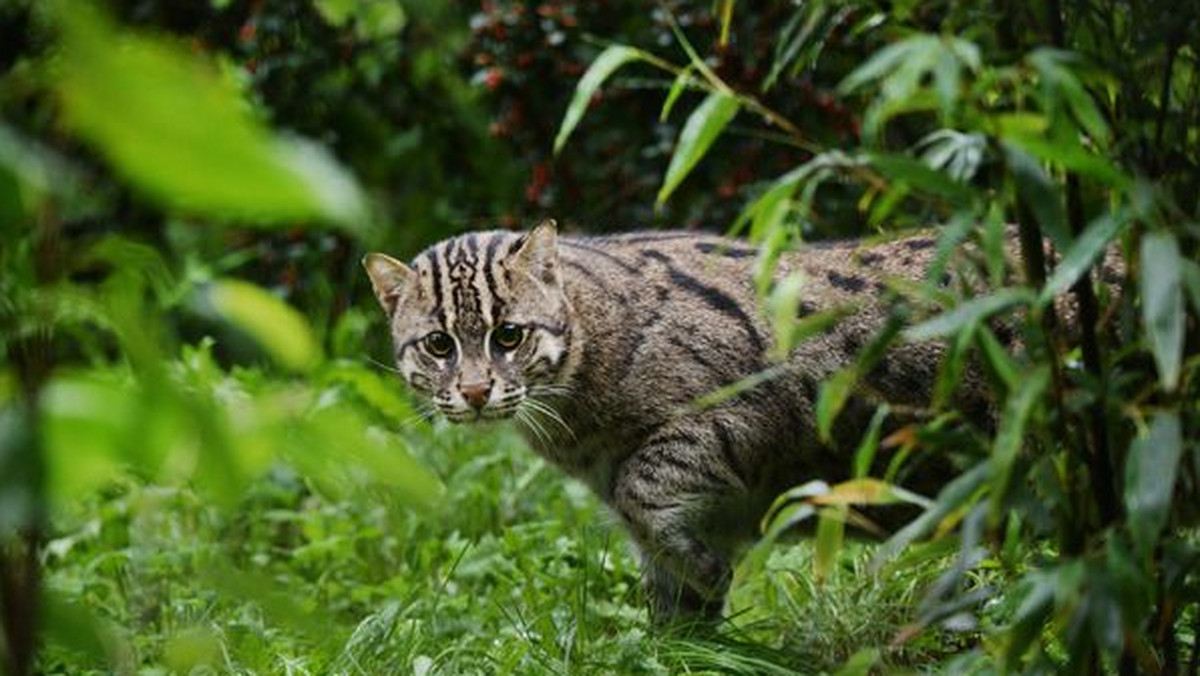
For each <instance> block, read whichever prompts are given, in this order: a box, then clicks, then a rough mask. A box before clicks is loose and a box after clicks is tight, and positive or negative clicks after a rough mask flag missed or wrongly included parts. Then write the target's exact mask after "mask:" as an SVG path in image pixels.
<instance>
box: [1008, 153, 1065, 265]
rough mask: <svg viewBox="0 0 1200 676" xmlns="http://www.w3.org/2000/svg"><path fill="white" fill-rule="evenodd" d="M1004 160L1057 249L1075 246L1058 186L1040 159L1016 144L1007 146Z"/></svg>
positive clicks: (1020, 191) (1019, 190)
mask: <svg viewBox="0 0 1200 676" xmlns="http://www.w3.org/2000/svg"><path fill="white" fill-rule="evenodd" d="M1004 159H1005V162H1006V163H1007V165H1008V170H1009V171H1010V172H1012V175H1013V179H1014V180H1015V182H1016V184H1017V191H1018V192H1019V193H1020V194H1021V197H1022V199H1023V200H1024V202H1025V204H1027V205H1029V209H1030V211H1032V212H1033V217H1034V218H1036V219H1037V222H1038V225H1040V226H1041V228H1042V232H1044V233H1045V234H1046V235H1048V236H1049V237H1050V239H1051V241H1053V242H1054V245H1055V246H1057V247H1058V248H1060V249H1066V248H1067V246H1068V245H1069V244H1070V243H1071V232H1070V230H1068V229H1067V216H1066V211H1065V210H1064V209H1063V202H1062V194H1061V192H1060V191H1059V187H1058V184H1057V183H1055V182H1054V180H1053V179H1051V178H1050V174H1048V173H1046V170H1045V169H1043V168H1042V166H1041V165H1040V164H1038V162H1037V160H1035V159H1034V158H1033V157H1030V156H1029V154H1028V153H1026V152H1024V151H1023V150H1022V149H1020V148H1018V147H1016V146H1014V145H1012V144H1008V143H1006V144H1004Z"/></svg>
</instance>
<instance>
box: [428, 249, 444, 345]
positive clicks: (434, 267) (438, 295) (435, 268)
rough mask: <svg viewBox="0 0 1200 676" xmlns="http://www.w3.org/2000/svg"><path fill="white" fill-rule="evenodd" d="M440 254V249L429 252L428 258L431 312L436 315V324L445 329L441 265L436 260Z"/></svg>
mask: <svg viewBox="0 0 1200 676" xmlns="http://www.w3.org/2000/svg"><path fill="white" fill-rule="evenodd" d="M440 253H441V248H440V247H439V248H437V249H434V250H433V251H430V252H429V254H428V256H429V275H430V277H432V278H433V311H434V313H435V314H437V318H438V322H440V323H441V325H442V328H443V329H444V328H446V308H445V305H444V304H443V301H442V265H441V262H440V261H439V260H438V254H440Z"/></svg>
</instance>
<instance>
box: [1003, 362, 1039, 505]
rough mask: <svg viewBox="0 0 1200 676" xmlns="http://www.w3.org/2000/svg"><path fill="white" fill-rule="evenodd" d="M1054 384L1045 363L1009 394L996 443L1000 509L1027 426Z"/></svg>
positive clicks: (1023, 441)
mask: <svg viewBox="0 0 1200 676" xmlns="http://www.w3.org/2000/svg"><path fill="white" fill-rule="evenodd" d="M1049 384H1050V370H1049V367H1047V366H1046V365H1044V364H1043V365H1041V366H1039V367H1038V368H1036V369H1035V370H1034V371H1033V372H1032V373H1030V374H1029V375H1028V376H1027V377H1026V378H1025V379H1024V380H1023V381H1021V384H1020V385H1018V387H1017V389H1016V390H1014V391H1013V392H1012V393H1011V394H1009V396H1008V401H1007V402H1005V405H1004V415H1003V417H1002V418H1001V419H1000V429H999V430H998V431H997V433H996V441H995V442H994V443H993V445H992V455H991V459H992V465H993V467H992V470H993V472H994V475H993V476H994V478H993V480H992V508H993V511H995V510H999V508H1000V506H1001V502H1002V500H1003V499H1004V496H1005V495H1006V494H1007V493H1008V482H1009V480H1010V478H1011V476H1012V469H1013V465H1014V463H1015V462H1016V460H1017V455H1018V454H1019V452H1020V450H1021V446H1022V445H1023V444H1024V443H1025V429H1026V427H1027V426H1028V424H1029V419H1030V417H1032V415H1033V412H1034V410H1035V409H1036V408H1037V404H1038V402H1039V401H1041V397H1042V394H1043V393H1044V392H1045V391H1046V387H1047V386H1048V385H1049Z"/></svg>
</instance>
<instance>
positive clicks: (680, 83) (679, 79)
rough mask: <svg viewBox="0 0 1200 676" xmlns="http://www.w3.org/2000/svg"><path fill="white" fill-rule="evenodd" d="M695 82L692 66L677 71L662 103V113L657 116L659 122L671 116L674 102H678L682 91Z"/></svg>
mask: <svg viewBox="0 0 1200 676" xmlns="http://www.w3.org/2000/svg"><path fill="white" fill-rule="evenodd" d="M693 82H695V80H694V79H693V78H692V66H691V64H689V65H688V66H687V67H686V68H684V69H683V70H681V71H679V75H676V76H675V81H674V82H672V83H671V90H670V91H669V92H667V98H666V100H665V101H663V105H662V111H661V112H660V113H659V114H658V121H659V122H666V121H667V118H668V117H669V116H670V115H671V109H672V108H674V107H675V102H676V101H678V100H679V95H680V94H683V90H685V89H687V88H688V87H689V86H691V85H692V83H693Z"/></svg>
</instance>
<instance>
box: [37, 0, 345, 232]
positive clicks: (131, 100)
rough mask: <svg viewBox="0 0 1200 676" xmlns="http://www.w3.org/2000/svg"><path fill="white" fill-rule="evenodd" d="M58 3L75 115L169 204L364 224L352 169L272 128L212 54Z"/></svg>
mask: <svg viewBox="0 0 1200 676" xmlns="http://www.w3.org/2000/svg"><path fill="white" fill-rule="evenodd" d="M52 7H54V8H55V11H54V12H53V13H52V16H53V17H55V18H56V19H57V21H58V23H59V24H60V26H61V29H62V53H61V59H60V60H59V62H58V69H57V71H56V75H57V82H56V84H57V89H58V92H59V95H60V97H61V99H62V106H63V114H64V121H65V123H66V124H67V126H68V127H70V128H71V129H72V130H73V131H75V132H76V133H78V134H79V135H80V136H81V137H83V138H84V139H85V140H86V141H88V142H89V143H91V144H92V145H93V146H94V147H95V148H96V149H97V150H99V151H100V153H101V154H102V155H104V156H105V158H106V159H107V160H108V161H109V162H110V163H111V164H112V165H113V167H114V168H115V169H116V170H117V171H118V172H119V173H120V174H122V175H123V176H124V177H125V178H126V179H127V180H128V181H129V182H130V183H132V184H133V185H134V186H136V187H137V188H139V189H141V190H142V191H144V192H145V193H146V194H147V195H149V196H150V197H152V198H154V199H155V200H156V201H157V202H159V203H160V204H161V205H162V206H164V207H166V208H170V209H180V210H183V211H187V212H193V213H197V214H201V215H205V216H211V217H218V218H242V219H249V220H252V221H254V222H257V223H261V224H266V223H277V224H286V225H294V224H295V221H302V220H325V221H332V222H336V223H339V224H341V225H343V226H346V227H350V228H354V227H356V226H359V225H360V224H361V221H362V219H363V214H364V206H363V203H362V196H361V194H360V193H359V190H358V187H357V184H356V183H355V181H354V179H353V178H352V177H351V176H350V175H349V174H347V173H346V172H345V170H343V169H342V168H341V167H340V166H339V165H338V164H337V163H336V162H335V161H334V160H333V158H332V157H330V156H329V154H328V153H327V152H326V151H325V150H324V149H323V148H321V147H320V146H317V145H316V144H314V143H312V142H309V141H305V140H302V139H299V138H286V137H282V136H276V135H272V134H271V133H270V132H268V131H267V129H266V128H265V127H264V126H263V125H262V124H260V123H259V122H258V121H257V120H255V119H254V117H253V116H252V115H251V113H250V109H249V107H248V105H247V104H246V102H245V101H244V100H243V99H242V97H241V95H240V94H239V92H238V91H237V89H236V88H235V87H234V86H233V85H232V83H231V82H230V81H228V80H226V79H222V78H221V77H220V76H219V75H218V73H217V72H216V71H215V70H214V69H213V68H211V67H210V65H209V64H207V63H206V62H205V61H204V60H202V59H200V58H198V57H196V56H194V55H192V54H189V53H188V52H187V51H185V49H184V48H183V47H182V45H179V44H176V43H172V42H169V41H167V40H164V39H158V38H151V37H146V36H142V35H135V34H132V33H123V32H120V31H118V30H117V29H115V28H114V27H113V26H111V25H110V24H109V22H108V20H107V19H106V18H105V17H104V16H103V15H101V14H100V13H99V12H97V11H95V10H94V9H93V8H92V7H91V6H90V5H89V4H86V3H79V2H74V3H65V2H63V3H56V4H54V5H52Z"/></svg>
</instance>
